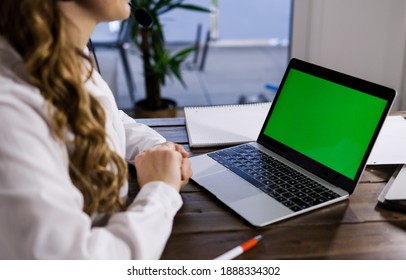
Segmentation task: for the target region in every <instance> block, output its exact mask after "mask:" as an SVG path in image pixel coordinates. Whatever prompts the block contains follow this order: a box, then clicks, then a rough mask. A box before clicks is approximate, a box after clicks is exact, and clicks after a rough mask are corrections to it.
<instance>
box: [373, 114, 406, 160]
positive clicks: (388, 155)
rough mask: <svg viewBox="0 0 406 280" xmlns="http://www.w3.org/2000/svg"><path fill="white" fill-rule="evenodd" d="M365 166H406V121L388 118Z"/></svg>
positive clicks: (400, 118) (399, 118)
mask: <svg viewBox="0 0 406 280" xmlns="http://www.w3.org/2000/svg"><path fill="white" fill-rule="evenodd" d="M367 164H370V165H374V164H406V120H405V119H404V118H403V117H402V116H388V117H387V118H386V120H385V123H384V125H383V127H382V130H381V132H380V134H379V136H378V139H377V140H376V142H375V145H374V148H373V149H372V152H371V155H370V156H369V159H368V162H367Z"/></svg>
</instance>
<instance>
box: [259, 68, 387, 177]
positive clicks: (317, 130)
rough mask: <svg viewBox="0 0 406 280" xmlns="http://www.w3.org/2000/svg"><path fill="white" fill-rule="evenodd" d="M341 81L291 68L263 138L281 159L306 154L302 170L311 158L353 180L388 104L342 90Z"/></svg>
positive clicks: (355, 91)
mask: <svg viewBox="0 0 406 280" xmlns="http://www.w3.org/2000/svg"><path fill="white" fill-rule="evenodd" d="M326 77H328V74H326ZM341 78H343V77H340V79H341ZM351 78H352V77H351ZM340 79H338V80H339V81H340V82H336V81H334V79H325V78H324V77H320V75H313V74H312V73H310V74H309V73H306V72H304V71H301V70H300V67H299V70H298V69H294V68H290V69H289V70H288V72H287V73H286V74H285V77H284V80H283V82H282V84H281V87H280V90H279V91H280V92H278V94H277V96H276V98H275V101H274V104H273V107H272V108H271V113H270V114H269V115H268V117H267V120H266V123H265V125H264V127H263V129H262V133H261V134H262V135H265V136H267V137H269V138H270V139H271V140H272V141H273V142H274V143H277V144H278V145H279V144H281V146H282V147H283V149H279V150H282V153H286V154H283V156H287V155H289V154H290V155H291V154H295V153H298V154H301V155H304V156H305V158H306V160H304V161H303V162H305V164H302V165H308V164H306V163H308V162H309V161H308V159H310V160H311V161H310V163H312V162H316V163H318V164H320V166H323V168H324V167H327V169H328V171H330V170H334V171H335V172H337V173H338V174H340V175H342V176H344V177H346V178H348V179H350V180H354V179H357V178H356V177H357V175H359V176H360V172H359V171H360V167H363V166H362V165H363V164H364V163H365V162H366V160H367V158H366V155H369V152H370V150H371V149H372V145H370V144H371V142H374V140H375V138H376V137H377V131H379V128H380V126H381V125H382V123H383V119H384V118H385V117H386V114H387V111H388V110H389V108H388V107H389V106H388V103H389V105H390V103H391V102H389V101H388V98H383V97H381V96H379V94H378V95H374V94H370V93H366V92H363V91H362V90H359V89H358V88H357V87H356V86H355V87H353V86H351V87H349V86H346V85H343V84H346V83H345V82H344V83H341V80H340ZM352 79H354V78H352ZM344 80H345V79H344ZM355 84H356V83H355ZM367 88H368V87H367ZM361 89H362V87H361ZM278 145H277V146H278ZM286 150H287V151H288V152H286ZM287 158H289V157H287ZM294 162H296V158H295V160H294ZM299 165H300V164H299ZM302 167H304V168H306V166H302ZM306 169H307V168H306ZM319 169H320V168H319ZM312 171H313V170H312ZM325 173H329V172H326V171H325Z"/></svg>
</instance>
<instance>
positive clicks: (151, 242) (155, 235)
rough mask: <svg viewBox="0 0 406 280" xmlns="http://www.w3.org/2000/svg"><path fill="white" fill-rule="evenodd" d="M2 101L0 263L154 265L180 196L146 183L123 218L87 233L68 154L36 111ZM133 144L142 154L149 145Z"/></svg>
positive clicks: (86, 220)
mask: <svg viewBox="0 0 406 280" xmlns="http://www.w3.org/2000/svg"><path fill="white" fill-rule="evenodd" d="M10 96H11V95H10ZM7 98H9V97H7ZM7 98H6V97H2V98H0V119H1V122H0V143H1V145H0V178H1V180H0V224H1V227H0V259H135V258H137V259H157V258H159V257H160V255H161V253H162V251H163V249H164V247H165V243H166V241H167V239H168V237H169V234H170V232H171V229H172V223H173V217H174V215H175V213H176V212H177V211H178V209H179V208H180V206H181V204H182V201H181V197H180V195H179V193H177V192H176V191H175V190H174V189H173V188H172V187H170V186H167V185H166V184H165V183H163V182H152V183H149V184H147V185H145V186H144V187H143V188H142V189H141V191H140V193H139V195H138V196H137V197H136V199H135V200H134V202H133V203H132V204H131V205H130V207H129V209H128V211H126V212H119V213H117V214H114V215H112V216H111V217H110V219H109V221H108V223H107V225H105V226H103V227H93V226H92V219H91V217H89V216H88V215H86V214H85V213H84V212H83V211H82V209H83V196H82V194H81V193H80V192H79V190H78V189H77V188H76V187H75V186H74V185H73V184H72V182H71V180H70V176H69V172H68V160H67V152H66V147H65V145H63V144H61V143H60V142H59V141H57V140H56V139H55V137H54V136H53V134H52V133H51V131H50V129H49V126H48V124H47V121H46V117H45V114H41V113H40V112H41V109H40V108H41V106H40V105H38V106H37V105H35V106H33V105H32V104H27V103H26V102H22V101H20V100H17V101H16V99H13V98H12V97H10V98H11V100H6V99H7ZM42 108H44V107H42ZM140 131H144V132H145V133H144V137H145V135H146V134H148V135H149V134H153V133H151V132H150V131H148V130H147V129H145V128H142V129H140ZM131 137H134V138H135V139H138V138H137V137H136V136H131V134H130V138H131ZM155 139H156V142H159V141H161V140H162V139H161V138H159V137H155ZM135 142H137V143H138V144H139V145H141V147H142V148H144V147H147V146H148V145H151V144H153V143H154V141H149V142H147V141H143V140H141V139H138V140H136V141H135Z"/></svg>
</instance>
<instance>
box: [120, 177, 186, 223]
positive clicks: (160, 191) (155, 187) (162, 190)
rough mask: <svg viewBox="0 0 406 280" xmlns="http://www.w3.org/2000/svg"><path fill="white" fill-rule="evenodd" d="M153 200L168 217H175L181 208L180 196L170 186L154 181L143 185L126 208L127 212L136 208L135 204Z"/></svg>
mask: <svg viewBox="0 0 406 280" xmlns="http://www.w3.org/2000/svg"><path fill="white" fill-rule="evenodd" d="M146 199H153V200H154V201H155V202H158V203H160V204H161V205H162V208H163V209H165V212H166V213H167V214H168V215H170V216H175V215H176V213H177V212H178V211H179V209H180V208H181V207H182V204H183V201H182V197H181V195H180V194H179V193H178V192H177V191H176V190H175V189H174V187H172V186H171V185H169V184H167V183H165V182H162V181H154V182H149V183H147V184H145V185H144V186H143V187H142V188H141V189H140V191H139V193H138V194H137V196H136V197H135V199H134V201H133V202H132V203H131V205H130V206H129V207H128V210H130V211H131V210H132V209H133V208H136V206H137V204H138V203H137V202H142V201H145V200H146Z"/></svg>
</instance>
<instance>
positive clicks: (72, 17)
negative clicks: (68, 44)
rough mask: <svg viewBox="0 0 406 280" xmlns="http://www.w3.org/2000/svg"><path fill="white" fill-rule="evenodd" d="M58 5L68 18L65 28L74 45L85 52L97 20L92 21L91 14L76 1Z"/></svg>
mask: <svg viewBox="0 0 406 280" xmlns="http://www.w3.org/2000/svg"><path fill="white" fill-rule="evenodd" d="M57 5H58V7H59V9H60V10H61V12H62V14H63V15H64V17H65V18H66V24H65V26H66V28H67V32H68V35H69V37H70V39H71V40H72V43H73V45H74V46H75V47H77V48H79V49H80V50H83V49H84V48H85V47H86V45H87V43H88V41H89V38H90V36H91V34H92V32H93V30H94V28H95V27H96V24H97V22H96V20H92V18H91V17H90V16H89V14H87V13H86V11H85V10H84V9H82V8H81V7H80V6H78V5H77V4H76V2H74V1H68V2H62V1H60V2H58V3H57Z"/></svg>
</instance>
